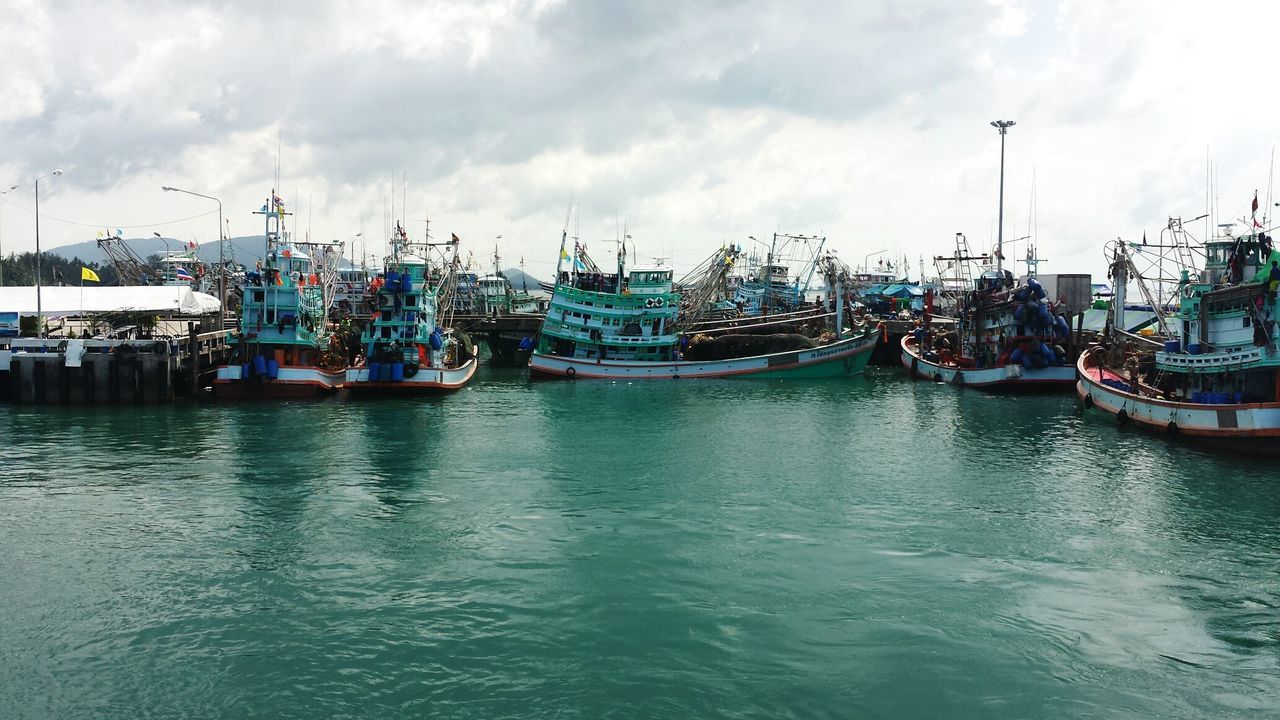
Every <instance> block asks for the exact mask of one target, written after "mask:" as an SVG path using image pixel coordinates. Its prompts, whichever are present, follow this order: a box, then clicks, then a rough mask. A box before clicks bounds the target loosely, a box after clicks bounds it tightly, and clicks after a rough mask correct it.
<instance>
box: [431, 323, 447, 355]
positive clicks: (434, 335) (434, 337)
mask: <svg viewBox="0 0 1280 720" xmlns="http://www.w3.org/2000/svg"><path fill="white" fill-rule="evenodd" d="M430 345H431V349H432V350H439V349H440V348H443V347H444V335H442V334H441V333H440V328H436V329H435V330H432V331H431V340H430Z"/></svg>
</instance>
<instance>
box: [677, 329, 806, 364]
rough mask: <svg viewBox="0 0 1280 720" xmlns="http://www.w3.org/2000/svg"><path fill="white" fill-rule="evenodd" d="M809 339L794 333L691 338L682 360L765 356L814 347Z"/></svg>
mask: <svg viewBox="0 0 1280 720" xmlns="http://www.w3.org/2000/svg"><path fill="white" fill-rule="evenodd" d="M817 346H818V344H817V343H815V342H814V341H813V340H811V339H810V338H807V337H805V336H804V335H799V334H796V333H775V334H773V335H721V336H720V337H715V338H713V337H707V336H706V335H695V336H694V337H693V339H691V340H690V341H689V348H688V350H686V351H685V355H684V357H685V359H686V360H729V359H731V358H740V357H752V356H755V355H769V354H772V353H780V352H788V351H790V350H805V349H808V348H813V347H817Z"/></svg>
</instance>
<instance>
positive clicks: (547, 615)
mask: <svg viewBox="0 0 1280 720" xmlns="http://www.w3.org/2000/svg"><path fill="white" fill-rule="evenodd" d="M0 437H3V438H5V439H6V441H5V442H4V443H3V444H2V445H0V467H2V468H3V471H2V472H0V547H3V549H4V552H3V553H0V576H3V577H5V578H10V579H17V580H16V581H11V582H5V583H0V613H2V616H3V617H4V618H5V620H4V621H3V622H0V715H2V716H4V717H59V718H61V717H95V716H134V715H141V714H155V715H163V716H170V715H175V716H199V717H212V716H226V717H242V716H246V715H260V714H262V713H263V710H262V709H263V708H268V707H269V708H273V709H279V714H295V715H324V716H332V715H357V716H366V715H371V716H380V717H381V716H394V715H409V716H416V715H424V714H432V715H446V716H456V715H472V716H499V715H502V716H510V715H519V716H524V715H563V714H570V715H584V716H603V715H610V714H612V715H618V716H627V717H631V716H672V717H688V716H718V715H748V716H757V717H765V716H768V717H791V716H805V717H849V716H861V715H869V716H873V717H874V716H878V717H904V716H905V717H930V716H933V717H966V716H968V717H991V716H1018V717H1073V716H1078V717H1096V716H1137V717H1151V716H1161V715H1163V716H1169V717H1193V716H1194V717H1232V716H1240V717H1245V716H1256V715H1257V714H1259V713H1262V714H1266V713H1275V712H1277V707H1276V706H1277V704H1278V703H1277V701H1276V698H1277V697H1280V680H1278V678H1280V668H1277V659H1278V658H1280V653H1277V649H1278V648H1280V620H1277V618H1278V617H1280V614H1278V613H1277V608H1278V606H1280V590H1278V589H1277V588H1278V587H1280V584H1278V583H1277V580H1278V579H1280V565H1278V564H1277V561H1276V559H1275V548H1276V547H1280V522H1278V521H1277V516H1278V514H1280V486H1278V485H1277V483H1276V482H1275V478H1276V473H1275V472H1274V471H1273V470H1271V468H1270V466H1269V465H1268V464H1266V463H1265V462H1257V461H1247V460H1243V461H1242V460H1236V459H1233V458H1229V457H1226V456H1223V455H1220V454H1214V453H1210V452H1205V451H1203V450H1200V449H1188V448H1186V447H1184V446H1181V445H1178V444H1175V443H1171V442H1169V441H1167V440H1166V439H1164V438H1162V437H1159V436H1153V435H1147V434H1142V433H1136V432H1130V431H1128V430H1120V429H1117V428H1115V427H1114V426H1112V425H1111V424H1110V423H1107V422H1105V421H1102V422H1099V421H1098V420H1097V418H1096V416H1095V415H1084V414H1082V413H1081V412H1080V410H1079V408H1078V405H1077V403H1076V401H1075V400H1074V399H1073V398H1071V397H1019V398H1008V397H992V396H987V395H983V394H980V393H976V392H972V391H963V390H957V389H956V388H952V387H947V386H940V385H936V384H934V383H927V382H915V383H913V382H909V381H906V380H904V379H901V377H900V375H899V373H897V372H889V371H872V373H870V376H869V377H868V378H855V379H850V380H847V381H830V382H828V381H820V382H810V383H787V382H755V381H725V382H707V383H693V382H688V383H686V382H664V383H625V382H620V383H613V382H595V381H579V382H534V383H531V382H529V381H528V380H526V379H525V378H524V377H523V376H522V375H521V374H519V373H516V372H511V371H488V372H486V373H483V374H482V375H480V376H479V377H478V378H477V382H476V383H475V384H473V385H472V386H471V387H468V388H466V389H465V390H463V391H461V392H459V393H457V394H455V395H452V396H448V397H440V398H418V399H412V400H406V399H395V398H391V399H383V400H379V401H374V402H352V401H350V400H348V399H345V398H341V397H339V398H334V399H329V400H325V401H321V402H314V403H300V402H289V403H280V404H276V405H210V406H201V407H189V406H178V407H165V408H126V409H122V408H99V409H59V408H42V409H39V410H32V409H28V408H16V407H0ZM926 688H927V691H922V690H923V689H926ZM286 708H287V711H286V710H285V709H286Z"/></svg>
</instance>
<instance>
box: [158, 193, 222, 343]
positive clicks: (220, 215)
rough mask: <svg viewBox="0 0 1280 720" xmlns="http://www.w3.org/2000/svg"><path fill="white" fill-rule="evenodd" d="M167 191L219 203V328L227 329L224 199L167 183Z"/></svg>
mask: <svg viewBox="0 0 1280 720" xmlns="http://www.w3.org/2000/svg"><path fill="white" fill-rule="evenodd" d="M160 189H161V190H164V191H165V192H180V193H185V194H187V195H195V196H196V197H201V198H204V199H205V200H212V201H214V202H216V203H218V329H219V330H225V329H226V322H227V257H226V243H225V242H223V237H222V201H221V200H219V199H218V198H216V197H214V196H212V195H202V194H200V193H198V192H191V191H190V190H183V189H182V188H176V187H170V186H168V185H165V186H164V187H162V188H160Z"/></svg>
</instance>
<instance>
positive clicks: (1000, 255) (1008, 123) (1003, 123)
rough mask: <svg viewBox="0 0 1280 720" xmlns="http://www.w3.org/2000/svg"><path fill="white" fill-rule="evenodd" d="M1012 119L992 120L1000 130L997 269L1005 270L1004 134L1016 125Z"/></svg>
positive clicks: (992, 124)
mask: <svg viewBox="0 0 1280 720" xmlns="http://www.w3.org/2000/svg"><path fill="white" fill-rule="evenodd" d="M1016 124H1017V123H1015V122H1014V121H1012V120H992V121H991V127H993V128H995V129H996V130H999V131H1000V219H999V221H998V223H999V224H998V225H997V227H999V228H1000V229H999V230H998V231H997V233H996V270H997V271H1001V270H1003V261H1004V136H1005V135H1007V134H1008V132H1009V128H1011V127H1013V126H1014V125H1016Z"/></svg>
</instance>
